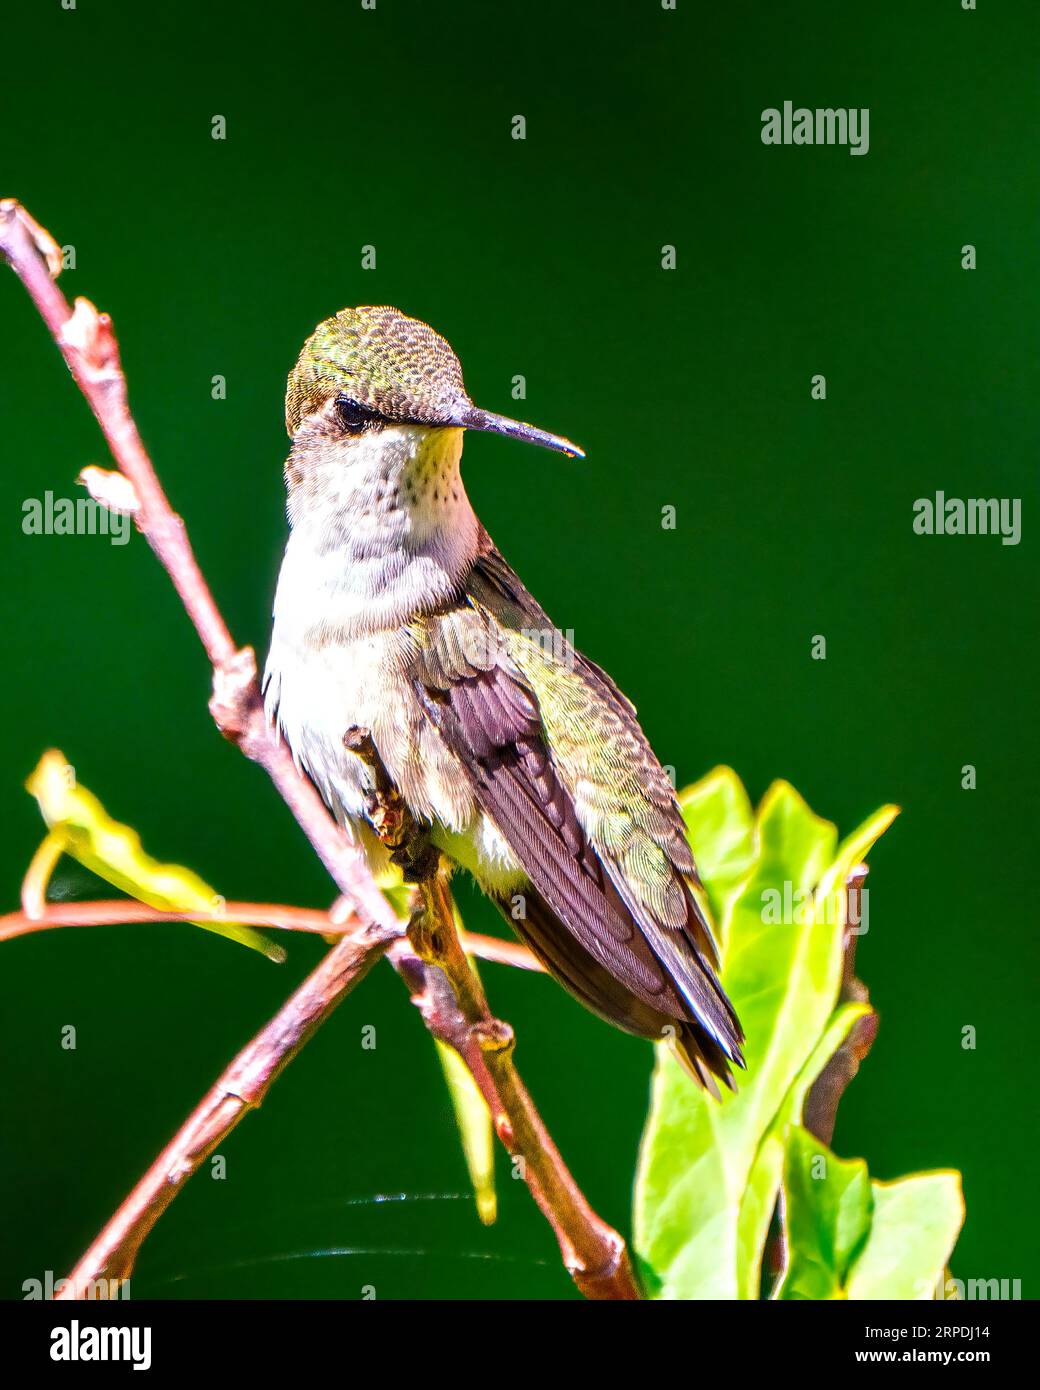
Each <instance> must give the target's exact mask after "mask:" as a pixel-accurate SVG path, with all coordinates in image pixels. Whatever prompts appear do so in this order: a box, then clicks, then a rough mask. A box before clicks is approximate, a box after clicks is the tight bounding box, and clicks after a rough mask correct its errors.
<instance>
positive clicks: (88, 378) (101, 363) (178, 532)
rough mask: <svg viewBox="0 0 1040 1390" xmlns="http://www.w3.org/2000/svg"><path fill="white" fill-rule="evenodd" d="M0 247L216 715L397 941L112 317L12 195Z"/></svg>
mask: <svg viewBox="0 0 1040 1390" xmlns="http://www.w3.org/2000/svg"><path fill="white" fill-rule="evenodd" d="M0 251H2V252H3V254H4V255H5V256H6V257H7V259H8V261H9V262H10V264H11V268H12V269H13V270H14V272H15V274H16V275H17V276H18V277H19V279H20V280H21V281H22V283H23V284H24V285H25V288H26V289H27V290H28V292H29V296H30V298H31V299H32V301H33V303H34V304H35V305H36V308H37V309H38V310H39V313H40V316H41V317H42V319H43V321H44V323H45V324H46V325H47V327H48V329H49V330H50V333H51V336H52V337H53V339H54V341H55V342H56V343H57V345H58V347H59V349H60V350H61V354H62V356H63V357H64V359H65V361H66V363H67V365H68V368H69V371H70V372H71V373H72V376H73V378H74V380H75V382H76V385H77V386H78V387H79V389H80V390H81V391H82V393H83V395H84V396H85V398H86V401H87V404H88V405H89V406H90V408H91V410H92V411H93V412H94V416H95V418H96V419H97V422H98V424H99V425H100V426H101V430H102V433H103V434H104V436H105V439H106V440H107V442H108V446H109V449H110V450H111V452H112V456H113V458H114V459H115V460H116V462H117V463H118V465H119V470H120V473H121V475H122V479H125V480H126V481H127V482H128V483H129V484H130V486H131V489H132V497H130V496H127V495H126V491H125V489H123V497H122V499H121V504H120V509H121V510H127V511H132V512H133V515H134V517H135V519H136V522H137V526H138V529H139V530H140V531H141V532H142V534H143V535H144V537H145V539H146V540H147V541H148V544H149V545H150V546H151V548H152V550H153V551H154V552H155V554H156V556H157V558H158V559H159V562H160V563H161V564H162V566H163V568H164V569H165V570H166V572H167V574H168V575H169V576H170V578H171V580H172V581H173V585H174V588H175V589H176V590H177V593H178V595H179V597H180V600H181V602H182V603H183V605H184V609H185V611H186V613H187V614H188V617H189V618H190V619H191V621H192V623H193V625H194V627H195V631H196V632H197V633H198V635H199V639H200V640H201V642H202V645H203V647H204V648H205V651H206V655H207V656H208V657H209V660H210V664H211V665H212V667H213V699H212V700H211V702H210V710H211V712H212V714H213V717H214V719H215V720H216V722H217V725H218V727H219V728H220V729H221V732H222V733H224V734H225V736H226V737H227V738H229V739H230V740H231V741H232V742H233V743H236V744H238V746H239V748H241V750H242V752H243V753H245V755H246V757H248V758H251V759H252V760H253V761H254V762H256V763H259V764H260V765H261V767H263V768H264V770H265V771H266V772H267V774H268V775H269V776H270V778H271V780H272V781H273V782H274V784H275V786H276V787H277V788H278V790H279V792H280V793H281V795H282V798H283V800H284V801H285V803H286V805H287V806H288V807H289V809H290V811H291V812H292V813H293V815H294V816H295V818H296V820H297V822H298V823H299V825H300V828H301V829H302V830H303V832H304V834H305V835H306V836H307V838H308V839H309V840H310V842H311V844H312V845H313V847H314V849H315V850H316V851H317V854H318V856H319V858H320V859H321V861H322V863H323V864H324V865H325V867H326V869H327V870H328V872H329V874H330V875H331V877H332V879H333V882H334V883H335V884H336V885H337V887H338V888H339V890H340V892H341V893H343V894H344V896H345V897H347V898H348V899H349V900H350V901H351V903H352V904H353V905H354V906H355V907H356V908H357V910H358V911H359V912H360V913H362V914H363V915H364V916H365V917H366V918H367V919H368V920H369V921H371V922H375V923H379V924H380V925H381V926H382V927H383V928H384V930H385V931H386V934H387V936H388V937H393V936H396V935H398V934H399V932H400V926H399V924H398V922H397V919H396V917H395V916H394V913H393V910H392V908H391V907H390V905H389V903H388V902H387V901H386V899H385V898H384V897H383V895H382V893H380V892H379V890H378V888H377V887H376V885H375V884H374V882H373V881H372V877H371V875H370V874H369V873H368V869H367V866H366V865H365V863H364V859H363V855H362V852H361V850H360V848H359V847H358V846H356V845H354V844H352V843H351V842H350V841H349V840H348V839H347V837H346V836H345V835H344V834H343V832H342V831H341V830H340V829H339V827H338V826H337V825H336V823H335V822H334V821H333V819H332V818H331V816H330V815H329V814H328V812H327V811H326V809H325V806H324V805H323V803H322V801H321V798H320V797H319V796H318V794H317V792H316V791H315V790H314V788H313V787H312V786H311V784H310V783H309V782H307V781H306V780H305V779H304V778H303V777H302V776H301V775H300V773H299V772H298V771H297V769H296V766H295V764H294V763H293V760H292V756H291V754H290V753H289V751H288V749H287V748H286V746H285V744H284V743H283V742H282V741H281V739H280V738H279V737H278V734H277V732H276V731H275V730H273V729H272V728H271V726H270V725H269V724H268V721H267V719H266V717H265V715H264V708H263V701H262V699H261V696H260V690H259V687H258V685H257V682H256V658H255V656H254V654H253V652H252V650H251V649H250V648H248V647H245V648H242V649H239V648H238V647H236V646H235V643H234V641H233V640H232V637H231V634H230V632H229V631H228V629H227V625H226V624H225V622H224V619H223V617H222V616H221V614H220V611H219V609H218V608H217V605H216V603H215V602H214V599H213V595H212V594H211V593H210V589H209V585H208V584H207V583H206V580H205V578H204V577H203V574H202V571H201V570H200V569H199V566H198V562H197V561H196V559H195V554H194V552H193V550H192V548H191V542H190V541H189V539H188V533H187V529H186V528H185V525H184V522H183V521H182V520H181V518H180V517H179V516H177V514H176V513H175V512H174V511H173V509H172V508H171V506H170V504H169V502H168V501H167V498H166V494H165V492H164V491H163V489H162V486H161V484H160V483H159V479H158V477H157V476H156V473H155V469H154V468H153V466H152V461H151V459H150V458H149V456H148V453H147V451H146V449H145V447H144V444H143V442H142V440H141V436H140V434H139V433H138V429H137V425H136V424H135V422H134V418H133V416H132V415H131V413H130V407H129V404H128V401H127V393H126V378H125V377H124V375H123V370H122V366H121V364H120V360H119V347H118V344H117V342H116V337H115V333H114V332H113V329H112V320H111V319H110V318H109V316H108V314H99V313H98V311H97V310H96V309H95V308H94V306H93V304H91V303H90V301H89V300H86V299H77V300H76V307H75V309H74V310H73V309H70V308H69V304H68V301H67V300H66V298H65V296H64V295H63V294H62V292H61V290H59V289H58V287H57V285H56V284H55V283H54V280H53V279H52V276H53V275H56V274H57V272H58V269H59V268H60V265H61V256H60V253H59V251H58V248H57V245H56V243H55V242H54V239H53V238H52V237H51V236H50V234H49V233H48V232H46V231H44V229H43V228H42V227H40V226H39V224H38V223H36V222H35V221H34V220H33V219H32V218H31V217H30V216H29V214H28V213H27V212H26V211H25V209H24V208H23V207H21V206H20V205H19V204H18V203H17V202H15V200H14V199H12V198H7V199H4V200H3V201H0ZM100 479H104V480H105V481H104V482H101V481H100ZM111 479H112V475H110V474H105V473H104V472H103V470H86V472H85V473H84V475H83V481H84V482H85V483H86V484H87V485H88V486H90V485H93V486H95V487H96V488H97V490H98V492H99V498H100V500H101V501H103V502H107V501H109V500H111V493H112V480H111Z"/></svg>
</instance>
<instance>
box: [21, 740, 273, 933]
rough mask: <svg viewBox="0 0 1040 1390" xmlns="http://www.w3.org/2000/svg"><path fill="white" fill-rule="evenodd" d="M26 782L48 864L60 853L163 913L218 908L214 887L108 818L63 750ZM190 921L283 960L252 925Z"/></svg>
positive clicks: (47, 758) (46, 756)
mask: <svg viewBox="0 0 1040 1390" xmlns="http://www.w3.org/2000/svg"><path fill="white" fill-rule="evenodd" d="M25 785H26V789H27V790H28V791H29V792H30V793H31V794H32V795H33V796H34V797H35V798H36V801H37V804H38V805H39V807H40V812H41V814H42V815H43V818H44V820H45V821H46V822H47V826H48V828H49V830H50V834H49V836H48V841H49V842H50V844H49V852H48V854H47V862H48V865H49V869H52V868H53V866H54V863H56V862H57V858H58V856H59V854H61V853H64V854H68V855H71V856H72V858H73V859H76V860H78V861H79V863H81V864H82V865H83V866H84V867H85V868H87V869H90V870H91V871H92V872H93V873H95V874H97V875H98V877H99V878H103V879H104V880H105V882H106V883H111V884H112V885H113V887H115V888H118V889H120V890H121V891H122V892H124V893H128V894H129V895H130V897H132V898H136V899H137V901H138V902H142V903H147V904H148V906H149V907H155V908H158V909H159V910H160V911H163V912H191V911H198V912H219V911H220V907H221V904H222V903H223V901H224V900H223V898H222V897H221V896H220V894H219V893H217V892H216V890H215V889H213V888H211V887H210V886H209V884H208V883H206V882H205V880H204V879H201V878H200V877H199V875H198V874H197V873H195V872H194V871H193V870H192V869H186V868H184V867H183V866H182V865H180V864H163V863H160V861H159V860H158V859H153V858H152V856H151V855H150V854H147V853H146V852H145V850H144V849H143V847H142V845H141V837H140V836H139V835H138V833H137V831H136V830H132V829H131V828H130V826H128V825H121V824H120V823H119V822H118V821H115V820H113V819H112V817H111V816H110V815H109V814H108V812H107V811H106V810H105V808H104V806H102V804H101V802H100V801H99V800H98V799H97V797H96V796H95V795H94V794H93V792H90V791H88V790H87V789H86V787H83V786H80V785H79V783H78V782H77V781H76V778H75V774H74V773H73V770H72V768H71V767H70V765H69V763H68V761H67V759H66V758H65V756H64V754H62V753H60V752H59V751H58V750H57V749H56V748H52V749H50V750H49V751H48V752H46V753H44V755H43V757H42V758H41V759H40V761H39V763H38V764H37V766H36V768H35V770H34V771H33V772H32V774H31V775H30V776H29V778H28V780H27V781H26V784H25ZM49 869H48V874H49ZM193 925H194V926H197V927H202V928H203V930H204V931H211V932H215V933H216V934H217V936H225V937H227V938H228V939H229V940H230V941H237V942H238V943H239V944H240V945H242V946H248V947H250V948H251V949H252V950H254V951H259V952H260V953H261V954H262V955H265V956H267V957H268V958H269V959H270V960H274V961H283V960H285V951H284V949H283V948H282V947H281V946H278V945H276V944H275V942H273V941H271V940H270V938H269V937H266V936H264V934H263V933H262V932H258V931H256V930H255V929H254V928H253V927H246V926H242V925H241V924H240V923H237V922H229V921H227V920H224V919H221V920H219V921H213V920H209V921H205V920H199V921H197V922H195V923H193Z"/></svg>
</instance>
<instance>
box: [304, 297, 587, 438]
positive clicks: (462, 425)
mask: <svg viewBox="0 0 1040 1390" xmlns="http://www.w3.org/2000/svg"><path fill="white" fill-rule="evenodd" d="M309 423H311V424H315V423H316V424H319V425H320V427H321V429H322V432H323V433H324V432H327V431H328V430H329V429H332V430H333V431H335V432H342V434H343V436H344V437H347V438H349V437H350V436H362V435H369V434H371V433H372V432H373V431H377V430H382V429H385V428H386V427H387V426H388V425H421V426H426V427H427V428H430V429H443V428H447V429H469V430H486V431H489V432H491V433H493V434H505V435H509V436H510V437H511V438H513V439H524V440H527V441H528V443H531V444H541V445H543V446H544V447H545V448H547V449H556V450H558V451H559V452H560V453H562V454H567V455H569V456H571V457H572V458H584V453H583V451H582V450H581V449H579V448H578V446H577V445H576V444H572V443H571V442H570V440H569V439H563V438H561V437H560V436H559V435H556V434H549V433H547V432H546V431H545V430H539V429H535V428H534V426H533V425H526V424H523V423H522V422H521V421H519V420H510V419H508V418H507V417H506V416H504V415H495V414H492V412H490V411H487V410H481V409H479V408H478V407H477V406H475V405H474V404H473V402H472V401H471V400H470V398H469V396H468V395H467V394H466V388H465V386H464V385H463V382H462V368H461V366H460V365H459V359H458V358H457V357H456V356H455V354H454V352H452V350H451V348H450V347H449V345H448V344H447V343H446V342H445V341H444V339H443V338H442V337H441V336H440V334H439V333H435V332H434V331H433V329H432V328H430V327H429V325H428V324H425V323H423V322H421V321H420V320H419V319H410V318H408V317H407V316H406V315H405V314H402V313H400V312H399V311H398V310H397V309H392V308H390V307H389V306H388V305H385V304H382V305H375V306H363V307H361V308H357V309H341V310H340V312H339V313H338V314H335V315H334V316H333V317H332V318H330V319H325V321H324V322H323V323H320V324H319V325H318V327H317V328H316V329H315V330H314V332H313V333H312V334H311V336H310V337H309V338H308V339H307V341H306V343H304V345H303V351H302V352H301V353H300V356H299V360H298V361H297V363H296V365H295V367H294V368H293V369H292V371H291V372H290V374H289V382H288V388H287V390H286V395H285V425H286V429H287V430H288V431H289V435H290V436H291V437H292V438H293V439H295V438H296V436H297V433H298V431H300V430H301V428H303V427H304V426H306V425H308V424H309Z"/></svg>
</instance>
